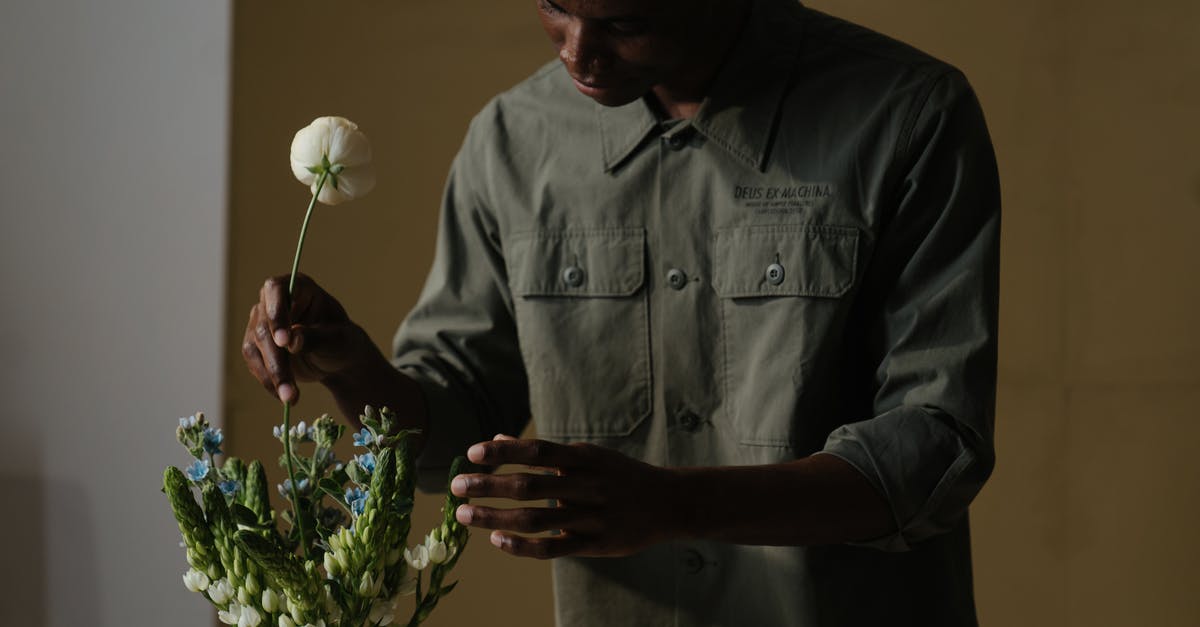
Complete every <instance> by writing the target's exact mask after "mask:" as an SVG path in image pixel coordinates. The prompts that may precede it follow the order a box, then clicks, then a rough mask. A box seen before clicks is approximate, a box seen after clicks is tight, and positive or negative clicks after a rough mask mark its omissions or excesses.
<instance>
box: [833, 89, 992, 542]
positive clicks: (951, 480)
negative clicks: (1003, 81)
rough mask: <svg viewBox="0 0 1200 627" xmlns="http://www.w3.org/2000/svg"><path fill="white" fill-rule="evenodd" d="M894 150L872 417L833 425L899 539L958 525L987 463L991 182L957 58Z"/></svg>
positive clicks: (980, 124)
mask: <svg viewBox="0 0 1200 627" xmlns="http://www.w3.org/2000/svg"><path fill="white" fill-rule="evenodd" d="M908 135H909V137H908V139H907V141H902V142H901V143H900V146H901V149H900V150H899V151H898V153H897V156H896V164H897V168H898V171H899V172H900V174H898V175H897V177H896V178H897V179H898V196H899V202H898V203H897V204H896V209H895V212H894V214H893V215H891V216H890V217H889V220H888V224H887V226H886V227H885V228H884V229H883V231H882V233H881V234H880V237H879V244H878V246H877V248H876V251H875V253H874V257H873V259H872V260H871V262H870V264H869V266H868V270H867V271H866V272H867V274H866V276H865V277H864V286H863V292H864V300H865V301H867V302H869V303H870V311H872V312H873V313H869V314H864V315H863V318H862V319H863V320H865V321H866V323H865V324H864V326H863V328H862V329H861V332H862V333H864V339H863V340H862V341H863V344H864V346H865V347H866V355H865V357H864V359H866V360H868V363H869V364H873V368H874V383H875V386H876V388H875V396H874V403H873V414H874V415H873V417H872V418H870V419H868V420H863V421H860V422H854V423H851V424H846V425H844V426H842V427H839V428H837V429H836V430H834V431H833V433H832V434H831V435H830V436H829V438H828V440H827V441H826V443H825V447H824V450H823V451H822V452H823V453H827V454H832V455H836V456H837V457H840V458H842V459H843V460H845V461H847V462H848V463H850V464H851V465H853V466H854V467H855V468H857V469H858V470H859V471H860V472H862V473H863V474H864V475H865V476H866V477H867V479H868V480H869V481H870V482H871V483H872V484H873V485H874V486H875V488H876V489H877V490H878V491H879V493H880V494H882V495H883V496H884V497H885V498H886V499H887V501H888V503H889V504H890V506H891V510H892V514H893V516H894V517H895V525H896V529H897V531H896V533H894V534H892V535H889V536H887V537H883V538H877V539H874V540H871V541H868V542H863V543H859V544H863V545H867V546H873V547H876V548H880V549H883V550H889V551H903V550H908V549H910V548H912V547H913V545H914V544H916V543H919V542H921V541H922V540H924V539H927V538H930V537H932V536H935V535H937V534H940V533H944V532H946V531H948V530H950V529H952V528H953V527H954V525H956V524H957V523H958V522H959V521H960V520H961V518H962V516H963V515H964V514H965V513H966V510H967V507H968V506H969V505H970V503H971V501H972V499H973V498H974V497H975V495H976V494H977V493H978V492H979V490H980V488H981V487H982V486H983V484H984V482H985V481H986V480H987V478H988V477H989V476H990V474H991V471H992V467H993V465H994V460H995V453H994V447H993V422H994V409H995V382H996V331H997V308H998V275H999V233H1000V190H999V181H998V175H997V172H996V162H995V157H994V154H993V152H992V147H991V141H990V139H989V138H988V133H987V128H986V125H985V123H984V120H983V114H982V112H981V110H980V107H979V104H978V102H977V100H976V98H975V95H974V93H973V92H972V90H971V88H970V86H969V85H968V84H967V81H966V79H965V78H964V77H963V76H962V74H961V73H959V72H957V71H952V72H949V73H947V74H944V75H942V76H941V77H939V78H937V79H936V80H934V81H933V82H932V83H931V86H930V88H929V89H928V90H927V96H926V97H925V99H924V102H923V104H921V105H919V109H918V114H917V115H915V116H913V123H912V124H911V130H909V131H908Z"/></svg>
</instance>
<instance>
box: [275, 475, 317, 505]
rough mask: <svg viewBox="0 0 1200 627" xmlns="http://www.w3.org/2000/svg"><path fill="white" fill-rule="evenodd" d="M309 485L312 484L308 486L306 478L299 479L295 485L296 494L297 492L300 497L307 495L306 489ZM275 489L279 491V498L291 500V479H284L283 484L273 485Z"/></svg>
mask: <svg viewBox="0 0 1200 627" xmlns="http://www.w3.org/2000/svg"><path fill="white" fill-rule="evenodd" d="M310 485H312V484H310V483H309V482H308V479H307V478H305V479H301V480H300V482H299V483H297V484H296V492H298V493H299V494H300V495H302V496H303V495H307V494H308V488H309V486H310ZM275 489H277V490H279V496H282V497H283V498H285V499H288V500H291V498H292V480H291V479H284V480H283V483H277V484H275Z"/></svg>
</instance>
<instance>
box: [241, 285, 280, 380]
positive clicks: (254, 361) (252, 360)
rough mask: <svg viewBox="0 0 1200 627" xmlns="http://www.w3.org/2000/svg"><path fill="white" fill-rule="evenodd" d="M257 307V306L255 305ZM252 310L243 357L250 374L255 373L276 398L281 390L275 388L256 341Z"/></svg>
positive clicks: (252, 310)
mask: <svg viewBox="0 0 1200 627" xmlns="http://www.w3.org/2000/svg"><path fill="white" fill-rule="evenodd" d="M255 309H257V306H255ZM255 309H251V310H250V324H249V326H248V328H247V329H246V336H245V337H244V338H242V359H243V360H244V361H245V362H246V367H247V368H248V369H249V370H250V374H252V375H254V378H255V379H258V382H259V383H260V384H261V385H262V386H263V387H264V388H265V389H266V390H267V392H269V393H270V394H271V395H272V396H274V397H275V398H279V392H278V390H277V389H276V388H275V384H274V382H272V381H271V375H270V374H268V373H267V367H266V365H265V364H264V363H263V358H262V353H261V352H259V350H258V345H257V344H255V343H254V330H253V325H254V324H255V322H254V312H255Z"/></svg>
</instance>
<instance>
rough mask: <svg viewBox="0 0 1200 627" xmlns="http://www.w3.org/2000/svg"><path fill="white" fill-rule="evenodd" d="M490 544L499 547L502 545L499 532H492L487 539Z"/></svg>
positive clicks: (501, 536)
mask: <svg viewBox="0 0 1200 627" xmlns="http://www.w3.org/2000/svg"><path fill="white" fill-rule="evenodd" d="M488 539H489V540H491V542H492V546H495V547H501V546H503V545H504V536H503V535H501V534H500V532H499V531H493V532H492V535H491V537H489V538H488Z"/></svg>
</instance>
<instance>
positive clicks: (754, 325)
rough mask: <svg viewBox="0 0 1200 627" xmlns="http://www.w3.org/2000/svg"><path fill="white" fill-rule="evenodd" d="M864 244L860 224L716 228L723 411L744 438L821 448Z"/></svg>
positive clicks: (752, 441) (744, 440)
mask: <svg viewBox="0 0 1200 627" xmlns="http://www.w3.org/2000/svg"><path fill="white" fill-rule="evenodd" d="M858 246H859V232H858V230H857V229H855V228H853V227H841V226H826V225H771V226H751V227H736V228H729V229H721V230H719V231H717V233H716V235H715V237H714V241H713V254H714V258H713V289H714V290H715V291H716V293H717V295H718V296H719V297H720V301H721V303H720V306H721V323H722V342H723V367H722V379H723V381H724V400H725V402H724V403H723V406H724V408H725V410H724V411H723V412H722V414H723V416H724V418H725V419H726V420H727V421H728V423H729V425H730V426H731V428H732V430H733V431H734V433H736V434H737V436H738V438H739V440H740V442H741V443H742V444H748V445H758V446H775V447H785V448H791V449H815V448H819V447H820V445H821V444H822V443H823V440H824V437H825V432H824V430H823V423H824V422H825V420H828V418H829V417H828V416H824V415H822V414H823V413H825V412H827V411H828V398H829V397H828V392H829V385H830V384H831V383H832V381H831V380H829V379H828V377H829V376H830V374H831V373H832V372H833V371H834V370H835V369H836V368H835V365H836V364H837V362H838V358H839V357H838V355H837V354H836V351H838V349H839V347H840V346H842V334H843V332H844V326H845V319H846V315H847V311H848V307H849V302H848V301H849V300H850V299H848V298H846V295H847V294H849V293H850V292H851V290H852V288H853V286H854V282H855V277H856V276H857V260H858ZM806 417H807V419H806Z"/></svg>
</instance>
